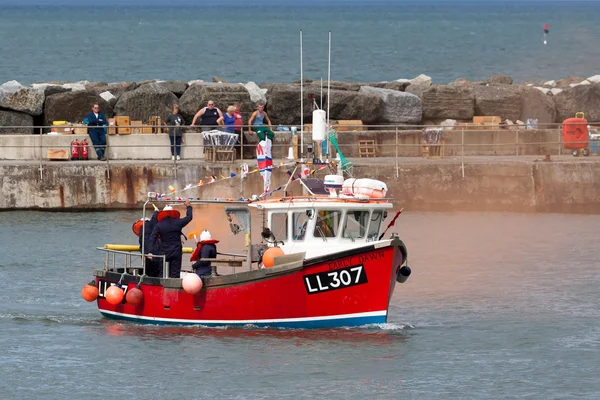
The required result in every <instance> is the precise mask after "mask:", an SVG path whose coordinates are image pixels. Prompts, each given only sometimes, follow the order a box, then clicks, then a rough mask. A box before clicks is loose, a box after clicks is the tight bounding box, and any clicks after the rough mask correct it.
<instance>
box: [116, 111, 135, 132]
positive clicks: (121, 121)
mask: <svg viewBox="0 0 600 400" xmlns="http://www.w3.org/2000/svg"><path fill="white" fill-rule="evenodd" d="M115 121H116V123H117V134H118V135H129V134H131V128H130V125H131V123H130V120H129V117H128V116H126V115H118V116H116V117H115Z"/></svg>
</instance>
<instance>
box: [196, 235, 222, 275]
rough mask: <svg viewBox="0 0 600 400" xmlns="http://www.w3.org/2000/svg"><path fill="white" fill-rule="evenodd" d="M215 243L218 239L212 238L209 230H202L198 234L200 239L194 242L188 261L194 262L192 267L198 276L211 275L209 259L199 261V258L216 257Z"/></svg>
mask: <svg viewBox="0 0 600 400" xmlns="http://www.w3.org/2000/svg"><path fill="white" fill-rule="evenodd" d="M217 243H219V241H218V240H216V239H213V238H212V235H211V234H210V232H209V231H207V230H204V231H202V233H201V234H200V241H199V242H198V244H196V249H195V250H194V252H193V253H192V256H191V257H190V261H195V263H194V264H192V268H193V269H194V271H196V274H197V275H198V276H199V277H200V278H203V277H205V276H211V275H212V265H211V264H210V261H200V259H203V258H217V246H216V244H217Z"/></svg>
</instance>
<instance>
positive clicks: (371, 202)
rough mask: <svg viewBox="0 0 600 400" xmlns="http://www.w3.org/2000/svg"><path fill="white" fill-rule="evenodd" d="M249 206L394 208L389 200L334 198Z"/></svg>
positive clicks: (291, 199)
mask: <svg viewBox="0 0 600 400" xmlns="http://www.w3.org/2000/svg"><path fill="white" fill-rule="evenodd" d="M248 206H250V207H255V208H265V209H289V208H307V207H311V208H340V209H341V208H378V209H383V208H392V207H393V204H392V202H391V201H390V200H389V199H364V200H363V199H353V198H339V197H338V198H333V197H329V196H297V197H280V198H275V199H268V200H261V201H257V202H253V203H250V204H249V205H248Z"/></svg>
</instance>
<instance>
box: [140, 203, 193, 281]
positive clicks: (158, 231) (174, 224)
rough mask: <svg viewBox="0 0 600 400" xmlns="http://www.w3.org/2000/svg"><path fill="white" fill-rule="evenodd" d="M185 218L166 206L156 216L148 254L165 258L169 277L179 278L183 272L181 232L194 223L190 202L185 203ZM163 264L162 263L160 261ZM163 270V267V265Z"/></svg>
mask: <svg viewBox="0 0 600 400" xmlns="http://www.w3.org/2000/svg"><path fill="white" fill-rule="evenodd" d="M185 206H186V213H185V217H183V218H179V217H180V215H181V214H179V211H177V210H173V207H171V206H166V207H165V208H163V210H162V211H160V212H159V213H158V215H157V216H156V219H157V221H158V222H157V224H156V226H154V229H153V230H152V234H151V235H150V240H149V243H148V251H147V252H146V254H147V255H148V256H149V257H150V258H151V256H152V254H159V255H164V256H165V262H168V263H169V277H170V278H179V277H180V276H179V273H180V272H181V258H182V250H183V246H182V243H181V236H182V235H183V232H182V231H181V230H182V229H183V228H184V227H185V226H186V225H187V224H189V223H190V222H191V221H192V206H191V205H190V201H189V200H186V201H185ZM159 263H161V261H159ZM161 270H162V265H161Z"/></svg>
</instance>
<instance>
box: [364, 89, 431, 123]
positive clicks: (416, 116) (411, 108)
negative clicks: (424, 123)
mask: <svg viewBox="0 0 600 400" xmlns="http://www.w3.org/2000/svg"><path fill="white" fill-rule="evenodd" d="M359 93H365V94H372V95H375V96H378V97H380V98H381V99H382V100H383V119H382V121H383V122H390V123H400V124H418V123H419V122H421V118H422V116H423V104H422V102H421V99H420V98H419V97H418V96H416V95H414V94H412V93H405V92H399V91H396V90H391V89H382V88H375V87H371V86H362V87H361V88H360V90H359Z"/></svg>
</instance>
